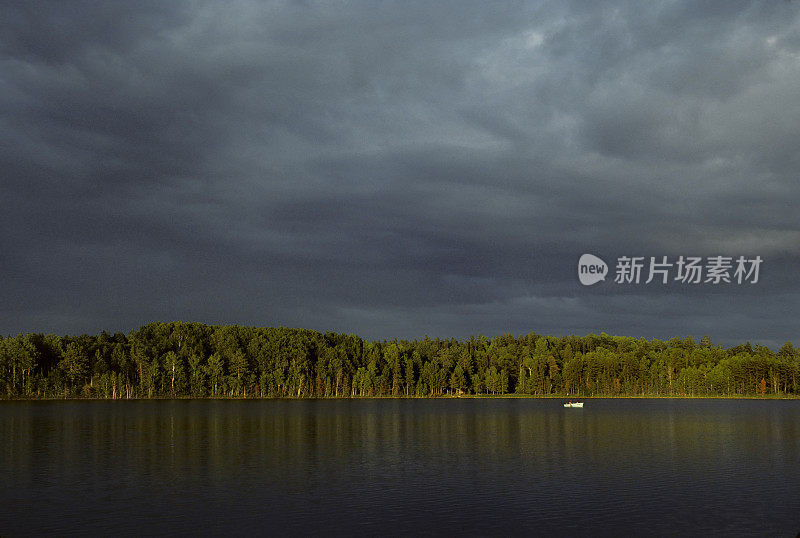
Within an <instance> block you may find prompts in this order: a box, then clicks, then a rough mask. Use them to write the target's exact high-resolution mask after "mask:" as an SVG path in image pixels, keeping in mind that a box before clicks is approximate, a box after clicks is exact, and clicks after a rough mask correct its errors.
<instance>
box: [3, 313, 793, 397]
mask: <svg viewBox="0 0 800 538" xmlns="http://www.w3.org/2000/svg"><path fill="white" fill-rule="evenodd" d="M799 374H800V354H799V353H798V350H797V349H795V348H794V346H793V345H792V344H791V342H786V343H785V344H784V345H783V346H782V347H781V348H780V349H779V350H778V351H777V352H773V351H772V350H771V349H770V348H768V347H765V346H761V345H758V344H756V345H751V344H750V343H749V342H748V343H745V344H741V345H737V346H734V347H731V348H723V347H721V346H719V345H714V344H712V341H711V338H709V337H707V336H704V337H703V338H701V339H700V341H699V342H695V341H694V339H693V338H692V337H688V336H687V337H686V338H684V339H680V338H672V339H670V340H668V341H661V340H656V339H653V340H647V339H643V338H638V339H637V338H631V337H621V336H609V335H607V334H605V333H603V334H600V335H594V334H590V335H587V336H582V337H578V336H563V337H554V336H545V335H538V334H535V333H531V334H528V335H525V336H513V335H511V334H505V335H502V336H497V337H494V338H487V337H486V336H471V337H470V338H469V339H465V340H457V339H438V338H437V339H430V338H428V337H425V338H423V339H422V340H414V341H407V340H393V341H391V342H387V341H381V342H368V341H364V340H363V339H361V338H359V337H358V336H355V335H350V334H337V333H332V332H328V333H321V332H317V331H312V330H306V329H289V328H256V327H242V326H230V325H226V326H215V325H205V324H201V323H179V322H172V323H151V324H148V325H144V326H143V327H141V328H139V329H138V330H135V331H132V332H131V333H129V334H127V335H125V334H122V333H116V334H113V335H111V334H109V333H107V332H102V333H100V334H99V335H97V336H90V335H85V334H84V335H81V336H56V335H52V334H49V335H43V334H20V335H17V336H8V337H5V338H0V397H3V398H61V397H96V398H157V397H234V398H250V397H255V398H287V397H289V398H337V397H338V398H341V397H376V396H394V397H401V396H402V397H411V396H416V397H431V396H443V395H482V394H491V395H503V394H511V393H514V394H520V395H532V396H548V395H563V396H571V397H587V396H749V395H761V396H766V395H790V396H792V395H793V396H798V395H800V380H799V377H800V375H799Z"/></svg>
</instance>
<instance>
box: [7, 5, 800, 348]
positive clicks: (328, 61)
mask: <svg viewBox="0 0 800 538" xmlns="http://www.w3.org/2000/svg"><path fill="white" fill-rule="evenodd" d="M798 86H800V23H799V22H798V11H797V7H796V6H795V5H794V4H793V3H791V2H774V3H765V2H730V1H727V2H677V3H676V2H663V3H660V2H659V3H646V4H643V3H640V2H621V1H620V2H601V3H588V2H542V3H535V4H507V5H504V6H496V5H495V6H491V7H489V6H486V5H484V3H480V2H476V3H468V2H452V3H451V2H441V3H433V4H431V3H409V2H403V3H391V2H386V3H377V4H376V3H372V2H364V3H361V2H342V3H316V2H305V3H299V2H298V3H292V2H274V3H262V2H247V1H241V2H233V3H220V2H200V3H194V2H193V3H180V2H168V3H165V2H152V3H143V2H138V3H121V2H120V3H95V2H52V3H49V2H26V3H22V4H18V5H4V6H3V7H2V8H0V141H2V144H0V165H2V183H0V194H1V195H2V197H3V201H4V208H5V211H4V212H3V213H2V215H1V216H0V222H2V224H3V226H4V229H5V230H6V233H5V234H4V235H3V236H2V239H0V248H2V249H3V256H2V259H1V260H0V271H1V272H2V273H1V274H2V282H3V283H4V288H5V290H4V297H5V308H4V314H3V317H2V318H0V321H1V322H2V323H0V332H4V333H9V332H18V331H26V332H27V331H53V332H80V331H88V332H98V331H100V330H102V329H108V330H112V331H113V330H128V329H131V328H135V327H136V326H138V325H139V324H142V323H146V322H149V321H155V320H168V319H181V320H199V321H206V322H213V323H243V324H249V325H291V326H303V327H309V328H316V329H321V330H337V331H346V332H355V333H358V334H361V335H363V336H365V337H368V338H393V337H395V336H399V337H421V336H422V335H424V334H430V335H433V336H458V337H461V336H466V335H469V334H471V333H485V334H490V335H493V334H497V333H502V332H506V331H511V332H515V333H527V332H530V331H537V332H541V333H552V334H559V335H560V334H569V333H576V334H584V333H586V332H601V331H605V332H608V333H615V334H627V335H632V336H646V337H662V338H667V337H671V336H685V335H686V334H694V335H696V336H697V335H701V334H706V333H707V334H710V335H712V336H715V337H716V338H718V339H720V340H723V341H725V342H726V343H734V342H738V341H739V340H744V339H751V340H759V341H762V342H764V343H768V344H770V345H778V344H781V343H782V342H783V341H785V340H786V339H790V338H794V339H796V338H797V335H796V334H795V333H794V332H793V331H795V328H794V325H796V321H797V316H796V314H795V313H794V311H795V310H796V306H797V305H798V294H797V291H796V290H797V286H796V284H795V282H794V275H795V273H796V267H797V266H798V261H800V247H798V245H800V229H799V228H798V220H797V218H796V215H795V213H796V211H795V210H794V205H795V204H794V201H796V200H797V199H798V198H800V184H798V182H797V174H798V171H799V170H800V157H798V155H800V154H798V152H797V151H796V140H797V139H798V134H800V133H798V130H799V129H800V127H799V126H800V98H798V94H797V91H796V88H797V87H798ZM583 252H594V253H596V254H598V255H600V256H602V257H604V258H605V259H606V260H607V261H609V262H610V263H612V264H613V261H614V260H615V259H616V257H617V256H621V255H644V256H662V255H668V256H673V257H674V256H678V255H702V256H710V255H717V254H724V255H732V256H738V255H747V256H754V255H761V256H762V257H763V258H765V260H766V261H765V264H764V266H763V274H762V281H761V282H760V283H759V284H757V285H754V286H751V287H746V286H737V285H728V286H727V287H723V288H719V289H711V288H712V287H711V286H710V285H704V286H698V287H694V288H691V287H686V286H683V287H681V286H680V284H673V285H668V286H661V287H658V286H654V285H650V286H645V285H639V286H628V287H625V286H620V285H613V284H612V283H611V282H606V283H604V284H600V285H598V286H596V287H592V288H584V287H582V286H581V285H580V284H579V283H578V282H577V280H576V278H575V271H576V262H577V258H578V257H579V256H580V254H582V253H583ZM612 269H613V268H612Z"/></svg>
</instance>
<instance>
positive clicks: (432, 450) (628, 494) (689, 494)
mask: <svg viewBox="0 0 800 538" xmlns="http://www.w3.org/2000/svg"><path fill="white" fill-rule="evenodd" d="M0 436H1V437H2V440H3V441H2V449H0V450H1V452H0V455H2V464H1V466H0V472H1V473H2V476H4V477H6V480H5V485H4V486H3V489H2V491H3V497H2V499H0V501H2V506H4V507H6V510H4V512H5V514H6V515H4V516H2V517H0V533H6V532H10V533H11V534H19V533H22V534H25V533H28V534H41V533H45V534H47V533H51V534H61V533H63V532H76V531H77V532H86V533H88V534H97V533H106V532H108V533H111V532H114V533H119V532H126V533H136V534H142V533H149V534H163V533H193V532H202V533H203V534H216V533H219V534H229V533H230V532H239V533H244V532H261V533H263V532H265V531H266V530H269V531H270V532H274V533H278V532H281V533H288V534H297V535H301V534H307V533H312V534H316V533H318V532H314V531H315V530H316V531H318V530H319V529H321V528H325V529H326V531H327V532H326V534H342V535H345V534H346V535H352V534H374V533H378V532H380V533H381V534H387V533H389V534H404V533H413V534H420V533H422V534H425V533H430V534H451V533H454V532H459V533H464V534H468V535H476V534H477V535H497V534H524V533H540V532H547V533H548V534H562V535H574V534H576V533H577V534H582V533H583V532H584V531H586V530H587V529H591V530H592V533H594V534H609V535H611V534H615V533H617V532H619V530H620V528H622V529H625V532H626V533H645V534H651V535H652V534H655V535H674V534H675V533H681V534H695V535H703V534H707V533H709V532H713V533H716V534H720V533H722V532H721V529H723V530H724V531H725V533H727V534H733V535H736V534H745V535H747V534H765V533H766V534H770V533H772V532H774V533H776V534H784V535H793V534H795V533H796V532H797V530H800V522H798V521H797V516H796V514H798V513H800V504H798V502H800V501H798V500H797V499H800V495H799V494H800V486H799V485H798V481H796V480H793V479H790V478H789V477H794V476H797V475H798V473H799V472H800V402H796V401H767V402H764V401H744V400H737V401H726V400H707V401H706V400H691V401H685V400H590V401H588V402H587V404H586V407H585V408H584V409H564V408H563V407H562V406H561V402H559V401H554V400H552V401H551V400H521V399H509V400H477V399H475V400H356V401H350V400H324V401H322V400H321V401H313V400H311V401H309V400H300V401H284V400H278V401H192V400H179V401H140V402H4V403H3V404H0ZM675 514H680V518H678V519H676V518H675ZM764 514H769V517H768V518H765V519H762V518H761V516H762V515H764ZM765 525H766V526H765Z"/></svg>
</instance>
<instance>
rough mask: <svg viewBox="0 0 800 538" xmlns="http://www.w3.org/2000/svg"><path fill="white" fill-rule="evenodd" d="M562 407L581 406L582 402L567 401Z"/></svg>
mask: <svg viewBox="0 0 800 538" xmlns="http://www.w3.org/2000/svg"><path fill="white" fill-rule="evenodd" d="M564 407H583V402H569V403H565V404H564Z"/></svg>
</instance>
